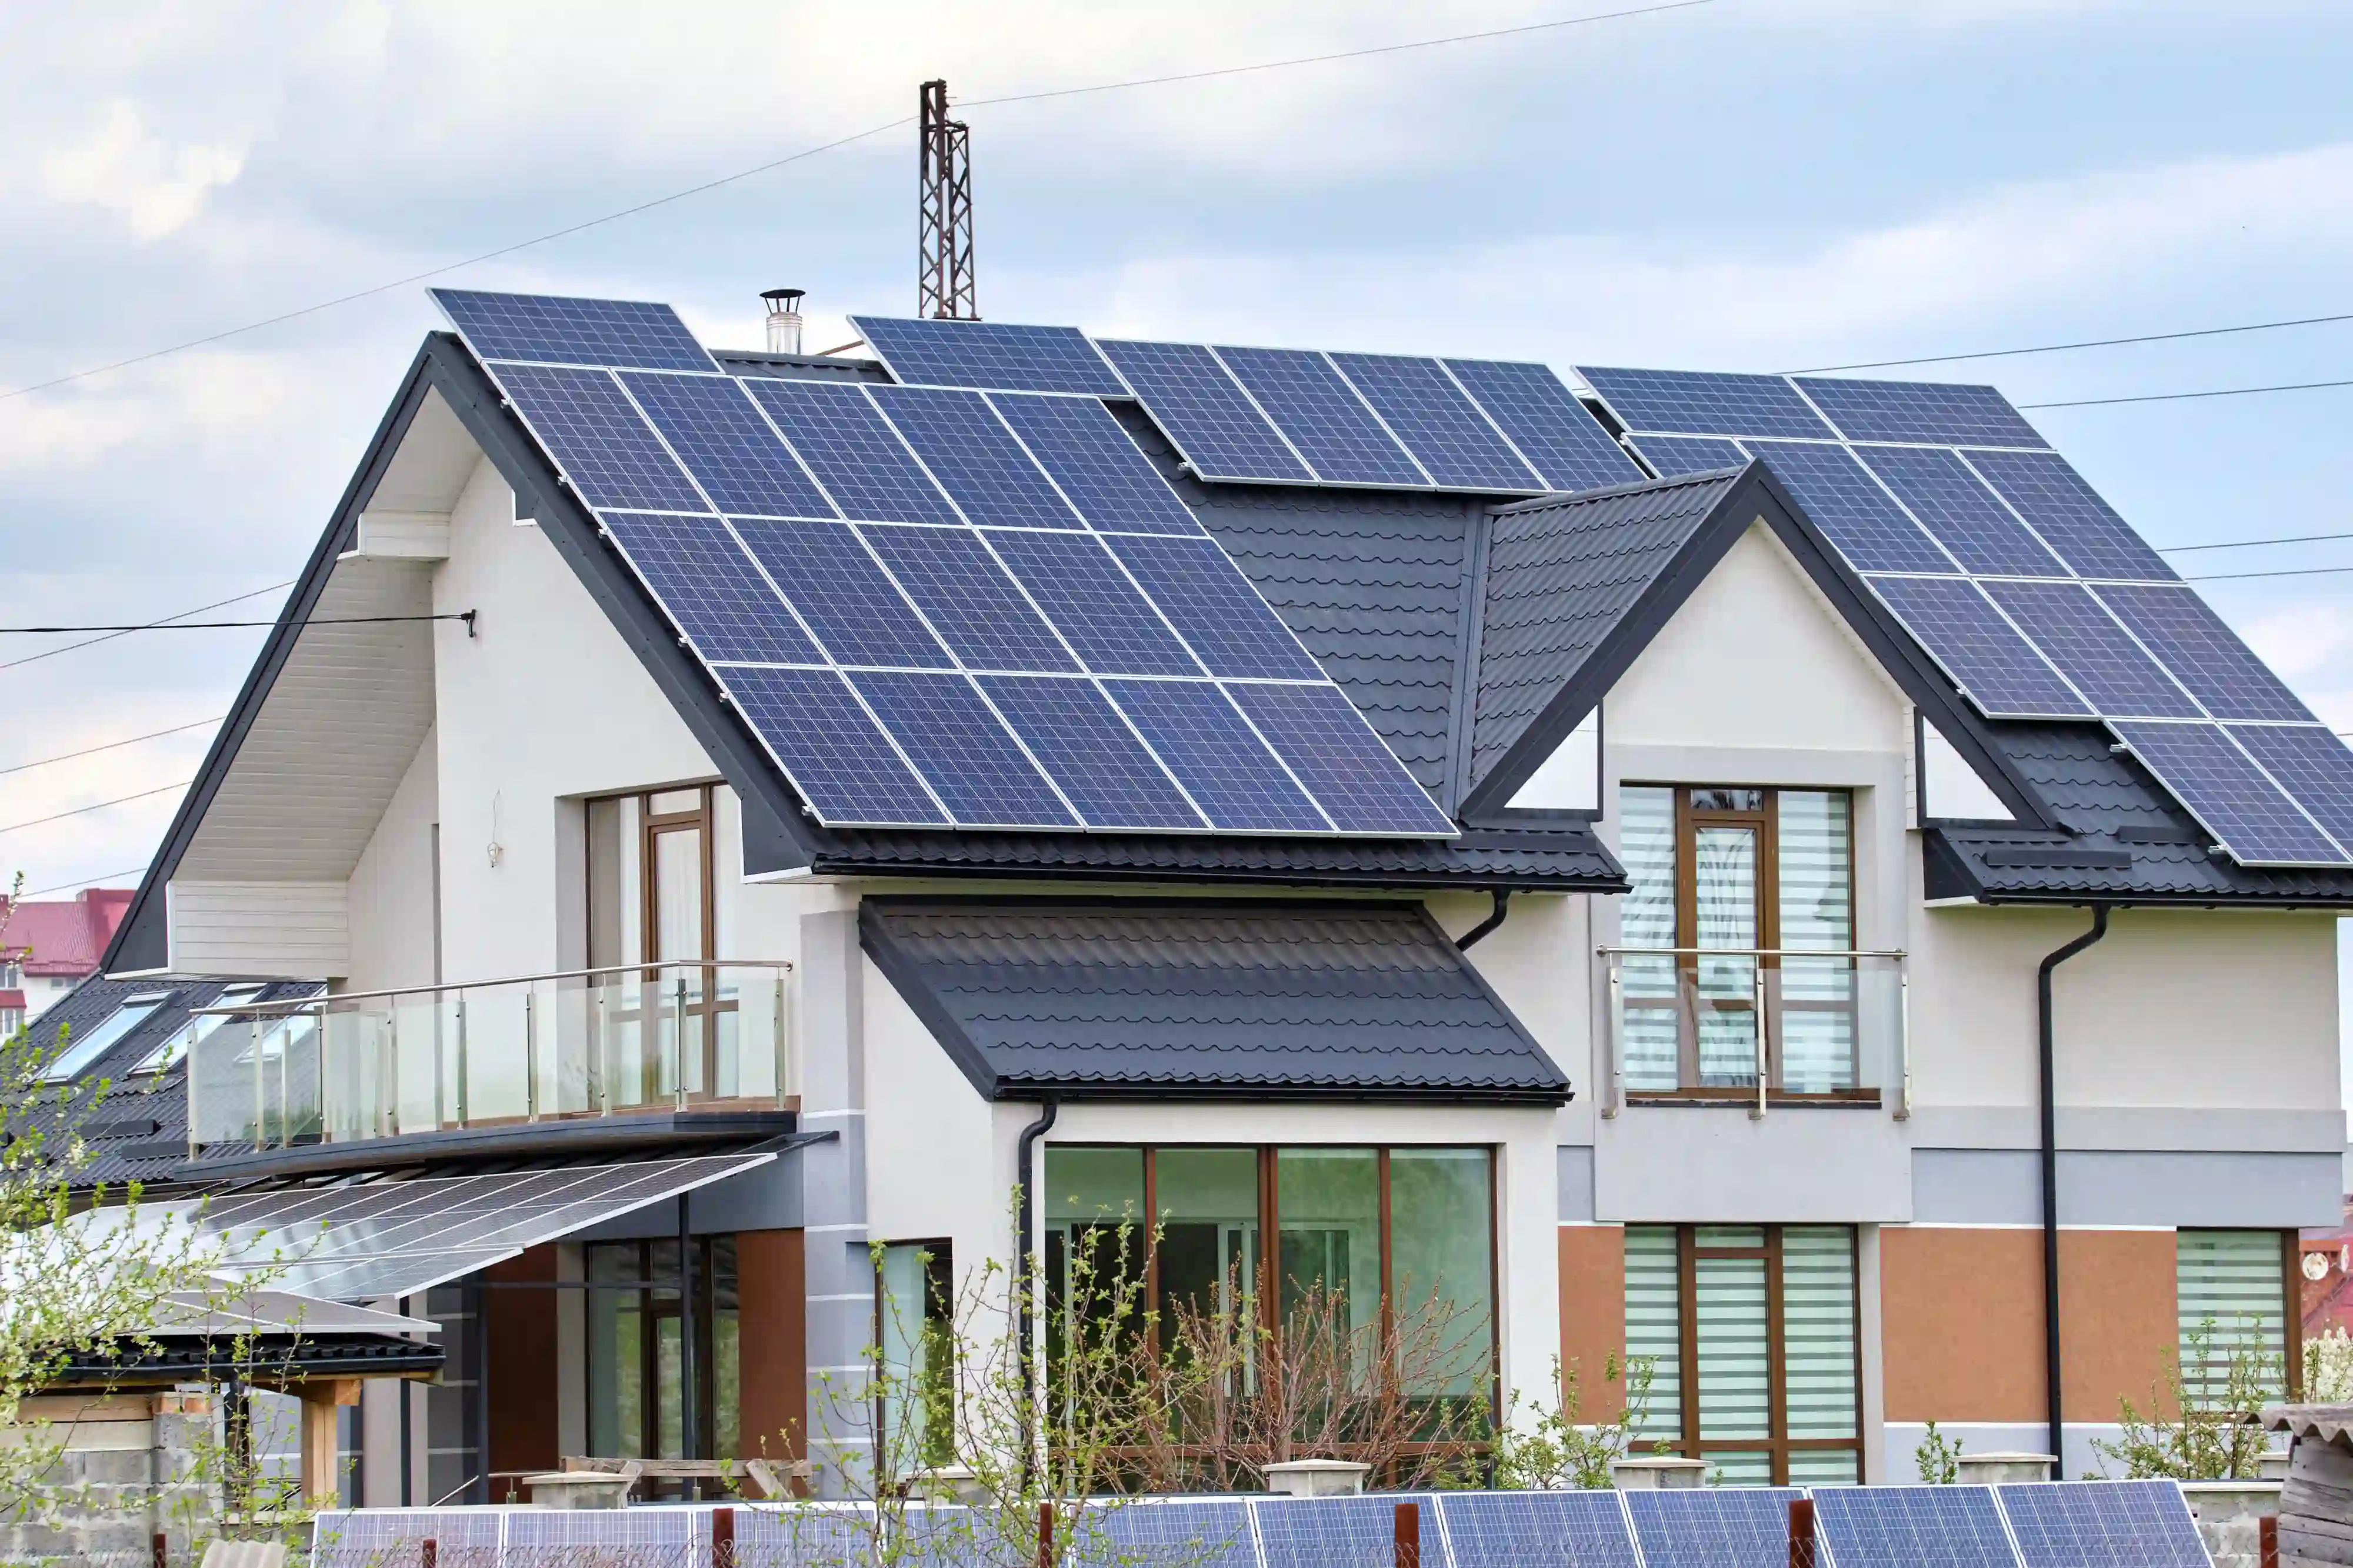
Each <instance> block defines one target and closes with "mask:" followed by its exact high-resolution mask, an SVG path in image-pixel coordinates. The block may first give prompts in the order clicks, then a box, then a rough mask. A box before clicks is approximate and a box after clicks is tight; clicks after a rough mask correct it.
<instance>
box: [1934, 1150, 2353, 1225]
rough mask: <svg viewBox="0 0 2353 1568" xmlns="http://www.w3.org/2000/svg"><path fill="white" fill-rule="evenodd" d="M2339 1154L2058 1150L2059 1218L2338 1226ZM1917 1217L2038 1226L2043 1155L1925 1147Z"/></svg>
mask: <svg viewBox="0 0 2353 1568" xmlns="http://www.w3.org/2000/svg"><path fill="white" fill-rule="evenodd" d="M2342 1163H2343V1162H2342V1159H2341V1157H2340V1156H2337V1155H2330V1154H2305V1153H2289V1154H2274V1153H2249V1152H2240V1153H2205V1152H2200V1153H2158V1152H2145V1151H2131V1150H2102V1151H2091V1150H2064V1149H2063V1150H2062V1151H2060V1153H2059V1223H2060V1224H2062V1225H2074V1226H2102V1225H2114V1226H2253V1227H2261V1228H2270V1227H2274V1226H2276V1227H2278V1228H2281V1229H2287V1228H2290V1227H2293V1226H2317V1225H2334V1224H2337V1223H2338V1222H2339V1221H2340V1220H2341V1217H2342V1214H2343V1208H2344V1194H2343V1192H2342V1191H2341V1188H2342V1187H2343V1185H2344V1182H2343V1174H2342ZM1912 1217H1913V1218H1914V1219H1915V1220H1916V1221H1921V1222H1924V1223H1926V1222H1935V1223H1942V1224H1947V1225H2035V1224H2039V1223H2040V1222H2041V1220H2042V1176H2041V1163H2040V1160H2039V1158H2038V1156H2037V1155H2036V1153H2035V1152H2033V1151H2032V1150H2023V1149H1919V1150H1915V1151H1914V1152H1913V1155H1912Z"/></svg>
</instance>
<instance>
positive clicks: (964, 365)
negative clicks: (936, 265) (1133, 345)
mask: <svg viewBox="0 0 2353 1568" xmlns="http://www.w3.org/2000/svg"><path fill="white" fill-rule="evenodd" d="M849 324H850V325H851V326H852V327H855V328H856V329H857V330H858V331H859V333H860V335H861V336H863V337H864V338H865V340H866V344H867V346H868V347H869V348H871V349H872V350H873V351H874V352H875V353H877V354H879V355H881V359H882V363H884V364H886V365H888V366H889V367H890V369H891V374H892V376H893V377H895V378H896V379H898V380H900V381H902V382H906V383H909V384H913V385H917V386H969V387H979V388H984V389H989V390H1002V391H1007V392H1064V393H1083V394H1085V395H1089V396H1092V397H1125V396H1126V395H1128V393H1127V387H1126V385H1125V384H1124V383H1122V382H1121V380H1120V378H1119V376H1118V374H1116V373H1115V372H1113V369H1112V368H1111V366H1109V365H1108V364H1105V363H1103V355H1101V354H1099V353H1096V352H1095V346H1094V344H1092V343H1091V342H1088V341H1087V338H1086V334H1085V333H1083V332H1082V331H1079V330H1078V329H1077V328H1076V327H1034V326H1023V325H1020V324H1018V323H1013V322H1006V321H940V320H929V319H920V318H919V319H916V320H913V321H910V320H905V319H902V318H897V317H891V316H852V317H850V318H849Z"/></svg>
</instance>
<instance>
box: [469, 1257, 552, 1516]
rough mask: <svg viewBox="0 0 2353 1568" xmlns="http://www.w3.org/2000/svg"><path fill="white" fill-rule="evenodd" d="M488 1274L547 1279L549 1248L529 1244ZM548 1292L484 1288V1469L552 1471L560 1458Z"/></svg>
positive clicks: (496, 1495) (498, 1490) (502, 1492)
mask: <svg viewBox="0 0 2353 1568" xmlns="http://www.w3.org/2000/svg"><path fill="white" fill-rule="evenodd" d="M485 1278H487V1279H492V1280H506V1281H513V1280H530V1281H533V1282H541V1281H545V1280H551V1279H554V1278H555V1248H554V1247H553V1246H546V1247H533V1248H532V1249H531V1250H530V1251H528V1252H526V1253H524V1254H523V1255H522V1257H520V1258H509V1259H507V1261H505V1262H504V1263H499V1264H493V1265H492V1266H491V1268H489V1269H488V1270H487V1271H486V1273H485ZM555 1297H556V1292H554V1291H553V1290H485V1291H483V1292H482V1300H483V1301H484V1303H485V1305H484V1307H483V1317H484V1318H485V1320H486V1321H487V1324H488V1327H489V1330H490V1341H491V1354H490V1363H491V1366H490V1372H491V1470H492V1471H494V1472H496V1471H502V1470H552V1469H554V1468H555V1467H556V1462H557V1460H558V1459H559V1458H561V1456H560V1455H558V1454H557V1452H556V1448H557V1446H558V1445H559V1443H560V1442H561V1441H562V1439H561V1437H560V1436H559V1435H558V1433H557V1431H556V1426H555V1404H556V1381H557V1378H558V1377H559V1375H560V1372H559V1369H558V1367H557V1364H556V1347H555ZM491 1500H492V1501H495V1502H503V1501H505V1500H506V1485H505V1483H504V1482H498V1483H496V1484H494V1485H493V1486H492V1488H491Z"/></svg>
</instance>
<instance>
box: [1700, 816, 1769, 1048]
mask: <svg viewBox="0 0 2353 1568" xmlns="http://www.w3.org/2000/svg"><path fill="white" fill-rule="evenodd" d="M1692 839H1693V845H1692V859H1693V864H1694V875H1695V877H1696V880H1697V894H1698V903H1697V909H1698V913H1699V925H1698V929H1697V930H1696V931H1694V936H1695V938H1696V942H1695V943H1694V945H1696V946H1699V947H1702V948H1737V949H1747V948H1754V947H1755V946H1757V830H1756V829H1755V828H1753V827H1703V828H1699V829H1697V830H1696V831H1695V832H1694V834H1693V835H1692ZM1694 963H1696V965H1697V968H1698V972H1699V997H1698V1010H1699V1081H1700V1083H1701V1084H1702V1085H1703V1086H1704V1087H1707V1088H1711V1089H1753V1088H1755V1087H1756V1084H1757V961H1756V960H1755V959H1754V958H1748V957H1734V956H1725V955H1721V954H1719V955H1715V956H1705V955H1703V956H1702V957H1700V958H1698V959H1696V960H1694Z"/></svg>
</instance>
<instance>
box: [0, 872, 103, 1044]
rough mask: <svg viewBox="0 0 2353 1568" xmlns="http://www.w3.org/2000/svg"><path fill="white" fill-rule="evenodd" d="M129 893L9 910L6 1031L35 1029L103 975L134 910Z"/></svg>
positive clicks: (1, 1005)
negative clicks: (125, 917) (110, 948)
mask: <svg viewBox="0 0 2353 1568" xmlns="http://www.w3.org/2000/svg"><path fill="white" fill-rule="evenodd" d="M131 899H132V889H129V888H85V889H82V890H81V891H80V892H79V893H77V894H75V895H74V896H73V897H72V898H70V899H59V900H51V901H49V902H45V903H34V902H31V901H29V900H28V901H26V902H24V903H20V904H18V905H16V907H15V908H13V909H10V908H9V907H8V902H9V901H8V900H5V899H0V910H5V911H6V921H5V924H0V1031H14V1030H16V1029H17V1028H20V1027H22V1026H24V1025H26V1024H29V1023H31V1022H32V1021H33V1020H34V1019H36V1018H37V1017H39V1016H41V1015H42V1014H43V1013H45V1012H47V1011H48V1009H49V1007H50V1006H51V1005H53V1004H55V1003H56V1002H57V1001H58V999H59V998H61V997H63V996H64V995H65V994H66V993H67V992H69V991H71V990H72V989H73V988H74V987H75V986H77V985H79V984H81V983H82V982H83V981H84V980H87V979H89V978H90V976H91V975H93V974H95V973H98V960H99V955H100V954H101V953H103V952H105V951H106V944H107V943H108V942H112V941H113V940H114V928H115V927H117V926H119V925H121V923H122V912H123V911H124V910H127V909H129V908H130V907H131Z"/></svg>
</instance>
